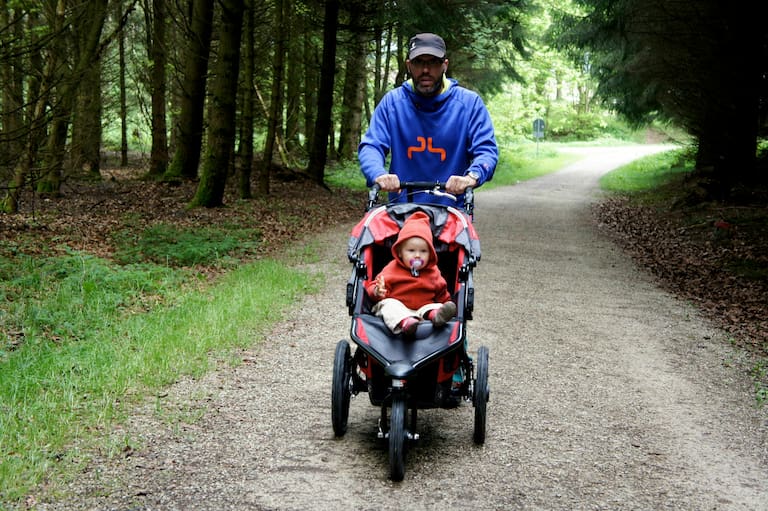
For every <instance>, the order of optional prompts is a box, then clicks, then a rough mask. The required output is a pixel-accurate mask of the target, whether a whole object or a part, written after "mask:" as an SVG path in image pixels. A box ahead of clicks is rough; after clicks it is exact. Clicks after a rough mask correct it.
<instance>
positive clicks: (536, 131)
mask: <svg viewBox="0 0 768 511" xmlns="http://www.w3.org/2000/svg"><path fill="white" fill-rule="evenodd" d="M533 138H535V139H536V157H537V158H538V157H539V139H541V138H544V119H542V118H541V117H539V118H537V119H536V120H534V121H533Z"/></svg>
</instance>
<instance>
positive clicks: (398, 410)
mask: <svg viewBox="0 0 768 511" xmlns="http://www.w3.org/2000/svg"><path fill="white" fill-rule="evenodd" d="M407 408H408V407H407V405H406V402H405V396H403V395H398V396H395V397H394V399H392V412H391V415H390V418H389V477H390V479H392V480H393V481H402V480H403V477H405V448H406V444H405V440H406V438H405V437H406V431H405V420H406V415H407V411H408V410H407Z"/></svg>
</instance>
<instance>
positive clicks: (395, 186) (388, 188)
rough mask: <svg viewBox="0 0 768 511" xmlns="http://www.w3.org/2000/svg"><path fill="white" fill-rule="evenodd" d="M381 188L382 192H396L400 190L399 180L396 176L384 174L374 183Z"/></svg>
mask: <svg viewBox="0 0 768 511" xmlns="http://www.w3.org/2000/svg"><path fill="white" fill-rule="evenodd" d="M374 182H375V183H376V184H377V185H379V186H380V187H381V191H382V192H396V191H398V190H400V178H399V177H397V174H384V175H381V176H379V177H377V178H376V180H375V181H374Z"/></svg>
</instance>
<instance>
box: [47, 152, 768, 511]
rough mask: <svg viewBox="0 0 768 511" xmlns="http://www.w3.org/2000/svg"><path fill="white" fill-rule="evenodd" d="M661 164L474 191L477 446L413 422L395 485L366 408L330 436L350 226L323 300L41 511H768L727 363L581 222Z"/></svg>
mask: <svg viewBox="0 0 768 511" xmlns="http://www.w3.org/2000/svg"><path fill="white" fill-rule="evenodd" d="M656 149H657V148H655V147H644V148H642V149H631V150H627V149H615V148H614V149H601V150H599V151H598V152H594V150H592V151H593V152H592V153H590V154H589V156H588V157H586V158H585V159H583V160H581V161H580V162H579V163H577V164H574V165H571V166H569V167H567V168H565V169H563V170H562V171H561V172H558V173H556V174H553V175H550V176H547V177H544V178H540V179H536V180H533V181H530V182H526V183H523V184H520V185H518V186H514V187H508V188H501V189H497V190H482V191H481V192H480V193H478V196H477V217H476V227H477V229H478V232H479V234H480V237H481V240H482V247H483V259H482V261H481V262H480V265H479V266H478V268H477V269H476V272H475V284H476V291H477V299H476V307H475V319H474V320H473V321H471V322H470V323H469V326H468V331H469V336H470V349H471V351H473V352H474V351H475V350H476V349H477V347H478V346H479V345H480V344H484V345H486V346H488V347H489V348H490V384H491V401H490V403H489V404H488V437H487V440H486V444H485V445H484V446H482V447H477V446H475V445H474V444H473V442H472V427H473V426H472V425H473V412H472V407H471V406H469V405H467V404H463V405H462V406H461V407H459V408H458V409H456V410H428V411H424V412H422V413H421V414H420V433H421V440H420V441H419V443H418V444H417V445H416V446H415V448H413V449H411V450H410V451H409V453H408V458H407V461H406V474H405V480H404V481H403V482H401V483H392V482H391V481H389V480H388V478H387V476H388V464H387V451H386V448H385V447H386V446H385V445H384V444H383V443H381V441H379V440H377V439H376V436H375V431H376V420H377V417H378V409H377V408H375V407H373V406H372V405H371V404H370V403H369V401H368V398H367V396H366V395H360V396H358V397H357V398H355V399H353V401H352V405H351V410H350V418H349V424H350V427H349V431H348V433H347V435H346V436H345V437H344V438H342V439H336V438H334V436H333V431H332V428H331V422H330V386H331V372H332V363H333V352H334V347H335V344H336V342H337V341H338V340H339V339H343V338H347V335H348V334H347V332H348V328H349V318H348V316H347V315H346V308H345V305H344V286H345V284H346V280H347V278H348V276H349V272H350V267H349V264H348V263H347V262H346V258H345V250H346V240H347V236H348V232H349V230H348V227H349V226H348V227H345V228H344V229H339V230H337V231H334V232H330V233H327V234H326V235H324V236H323V237H322V242H323V246H324V247H325V250H327V252H326V255H325V257H323V258H322V260H321V262H319V263H317V264H316V265H314V266H313V268H312V269H313V270H316V271H320V272H323V273H325V274H326V276H327V282H328V286H327V288H326V289H324V290H323V291H321V292H320V293H318V294H316V295H313V296H311V297H309V298H307V299H306V300H305V301H303V302H302V303H298V304H297V305H296V312H295V313H294V314H293V315H292V317H291V318H290V319H289V320H287V321H286V322H284V323H282V324H281V325H279V327H278V328H277V329H276V330H275V332H274V334H273V335H272V337H271V339H270V341H269V343H267V344H265V345H263V346H260V347H257V348H254V351H253V352H252V353H250V354H246V357H245V358H246V363H245V364H243V365H242V366H240V367H238V368H235V369H224V370H221V371H219V372H216V373H215V374H211V375H209V376H208V377H206V378H204V379H203V380H202V381H187V382H180V383H179V384H177V385H176V386H174V388H173V389H171V390H170V392H169V394H168V395H167V396H163V397H161V398H158V403H155V402H152V403H150V404H148V405H147V407H146V409H145V410H143V411H142V413H138V414H137V415H136V416H135V418H134V420H133V421H132V423H131V424H129V425H128V426H126V430H125V431H118V432H115V435H118V436H119V435H123V434H129V435H132V436H134V437H140V438H141V439H142V441H143V445H142V446H141V447H140V448H139V449H137V450H136V451H134V452H131V453H126V456H125V457H122V458H120V459H117V460H114V459H113V460H101V461H98V462H97V463H95V464H94V465H93V466H91V467H89V469H88V470H87V471H86V472H85V473H84V474H83V477H82V478H81V479H80V480H78V481H77V482H76V483H75V484H74V485H72V486H71V488H69V490H70V491H71V492H72V495H70V496H69V497H68V498H66V499H64V500H61V501H58V502H55V503H46V504H40V505H38V509H46V510H59V509H60V510H65V509H66V510H73V509H93V510H185V511H193V510H223V509H228V510H246V509H247V510H310V509H317V510H326V509H333V510H340V509H366V510H389V509H391V510H431V509H435V510H436V509H440V510H448V509H451V510H453V509H477V510H492V509H493V510H513V509H542V510H581V509H585V510H586V509H589V510H597V509H606V510H625V509H626V510H629V509H632V510H657V509H686V510H713V509H717V510H731V509H738V510H761V509H768V441H767V440H768V420H766V411H765V409H762V410H760V409H758V408H756V407H755V403H754V398H753V396H752V394H751V390H752V389H751V382H750V380H749V378H748V376H747V374H746V371H745V368H744V367H742V365H743V364H742V363H741V359H740V357H739V354H738V353H736V352H735V351H732V350H731V349H730V348H729V346H728V343H727V340H726V338H725V335H724V334H723V333H722V332H720V331H718V330H716V329H715V328H713V327H711V326H709V325H708V324H707V323H706V322H705V321H704V320H702V319H701V318H700V317H699V315H698V314H697V313H696V311H695V310H694V309H693V308H691V307H690V306H689V305H687V304H686V303H682V302H681V301H679V300H677V299H675V298H674V297H673V296H670V295H669V294H667V293H665V292H663V291H661V290H659V289H658V288H657V287H656V286H655V285H654V283H653V282H652V281H651V279H650V278H648V277H647V276H646V275H644V274H643V273H642V272H639V271H638V270H637V269H636V268H635V267H634V266H633V264H632V263H631V261H629V259H628V258H627V257H625V256H624V255H623V254H622V253H621V252H620V251H619V250H618V249H617V248H615V247H614V245H612V244H611V243H610V242H609V241H607V240H605V239H604V238H601V237H600V235H599V234H598V233H597V232H596V230H595V228H594V226H593V224H592V220H591V217H590V213H589V205H590V202H591V201H592V200H594V199H595V196H596V192H595V190H596V183H597V178H598V177H599V175H601V174H602V173H604V172H606V171H608V170H610V169H612V168H615V167H616V166H619V165H622V164H623V163H625V162H627V161H629V160H631V159H633V158H636V157H638V156H641V155H642V153H644V152H649V151H652V150H656ZM158 409H159V410H160V413H159V414H158ZM198 412H199V413H200V415H201V417H200V418H199V419H198V420H196V421H192V422H191V423H188V422H173V421H170V420H168V419H169V418H171V419H172V418H174V417H176V418H177V417H181V416H187V415H189V416H195V415H196V414H197V413H198ZM203 412H204V413H203Z"/></svg>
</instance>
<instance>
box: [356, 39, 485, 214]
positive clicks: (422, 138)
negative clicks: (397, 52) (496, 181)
mask: <svg viewBox="0 0 768 511" xmlns="http://www.w3.org/2000/svg"><path fill="white" fill-rule="evenodd" d="M405 63H406V66H407V67H408V71H409V73H410V76H411V79H410V80H408V81H406V82H405V83H403V85H402V86H400V87H398V88H396V89H394V90H392V91H390V92H388V93H387V94H386V95H385V96H384V97H383V98H382V100H381V102H380V103H379V104H378V106H377V107H376V109H375V110H374V112H373V118H372V119H371V123H370V126H369V128H368V131H367V132H366V133H365V135H364V136H363V139H362V141H361V142H360V147H359V148H358V159H359V161H360V168H361V170H362V172H363V175H365V178H366V180H367V184H368V186H372V185H373V183H378V184H379V186H381V189H382V190H383V191H387V192H398V191H399V189H400V182H401V181H441V182H444V183H446V191H447V192H448V193H451V194H454V195H462V194H463V193H464V192H465V190H466V189H467V187H473V188H474V187H478V186H480V185H482V184H483V183H484V182H486V181H489V180H490V179H491V177H493V172H494V171H495V169H496V163H497V162H498V147H497V145H496V138H495V135H494V131H493V123H492V122H491V117H490V115H489V114H488V110H487V109H486V107H485V104H484V103H483V100H482V99H481V98H480V96H479V95H477V94H476V93H475V92H472V91H470V90H468V89H465V88H464V87H461V86H459V85H458V82H457V81H456V80H455V79H453V78H447V77H446V76H445V73H446V71H447V69H448V59H447V58H446V50H445V41H443V39H442V38H441V37H440V36H437V35H435V34H429V33H425V34H417V35H415V36H414V37H412V38H411V40H410V42H409V45H408V59H407V60H406V62H405ZM387 156H391V161H390V168H389V172H387V170H386V168H385V160H386V158H387ZM390 199H391V200H398V201H406V200H408V199H407V198H405V197H403V196H402V194H401V195H398V194H394V193H391V194H390ZM412 200H414V202H433V203H442V204H447V205H454V206H459V207H461V206H462V205H463V196H462V197H460V199H459V203H458V204H456V203H455V202H453V201H451V200H450V199H448V198H444V197H430V198H429V200H419V199H418V197H417V198H415V199H412Z"/></svg>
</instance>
